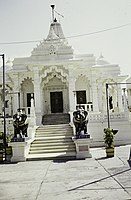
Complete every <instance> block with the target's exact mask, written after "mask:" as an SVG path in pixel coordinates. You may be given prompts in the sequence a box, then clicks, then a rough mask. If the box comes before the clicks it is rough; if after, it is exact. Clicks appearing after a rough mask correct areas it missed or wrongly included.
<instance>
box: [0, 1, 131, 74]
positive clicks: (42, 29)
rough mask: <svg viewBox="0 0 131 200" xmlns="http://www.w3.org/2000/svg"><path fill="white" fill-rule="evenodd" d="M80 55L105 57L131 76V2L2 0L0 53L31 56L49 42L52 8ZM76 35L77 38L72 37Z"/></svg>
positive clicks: (71, 43) (9, 55)
mask: <svg viewBox="0 0 131 200" xmlns="http://www.w3.org/2000/svg"><path fill="white" fill-rule="evenodd" d="M51 4H54V5H55V10H56V11H57V12H58V13H60V14H61V15H63V16H64V17H61V16H60V15H58V14H55V15H56V18H57V19H58V21H59V22H60V23H61V25H62V29H63V32H64V35H65V37H67V39H68V42H69V44H70V45H71V46H72V47H73V49H74V52H75V53H76V54H94V56H95V57H96V58H98V57H99V56H100V54H101V53H102V55H103V56H104V59H105V60H106V61H108V62H109V63H111V64H118V65H119V66H120V69H121V73H122V74H126V75H131V0H22V1H21V0H0V54H2V53H4V54H5V56H6V59H8V58H10V59H11V60H13V59H14V58H16V57H27V56H30V55H31V51H32V50H33V48H34V47H36V45H37V44H39V42H32V43H23V44H22V43H19V44H2V43H10V42H24V41H40V40H43V39H46V37H47V35H48V32H49V26H50V23H51V19H52V16H51V7H50V5H51ZM72 36H76V37H72Z"/></svg>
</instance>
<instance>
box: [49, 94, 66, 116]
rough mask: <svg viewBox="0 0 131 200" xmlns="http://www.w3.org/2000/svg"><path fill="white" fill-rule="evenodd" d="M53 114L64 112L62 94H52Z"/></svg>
mask: <svg viewBox="0 0 131 200" xmlns="http://www.w3.org/2000/svg"><path fill="white" fill-rule="evenodd" d="M50 102H51V113H62V112H63V94H62V92H50Z"/></svg>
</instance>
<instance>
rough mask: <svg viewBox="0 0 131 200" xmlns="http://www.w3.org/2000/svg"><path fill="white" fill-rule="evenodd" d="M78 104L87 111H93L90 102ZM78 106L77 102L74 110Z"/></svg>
mask: <svg viewBox="0 0 131 200" xmlns="http://www.w3.org/2000/svg"><path fill="white" fill-rule="evenodd" d="M80 105H81V106H82V107H83V109H84V110H85V111H87V112H92V111H93V104H92V103H91V102H90V103H87V104H80ZM78 107H79V104H77V105H76V110H77V108H78Z"/></svg>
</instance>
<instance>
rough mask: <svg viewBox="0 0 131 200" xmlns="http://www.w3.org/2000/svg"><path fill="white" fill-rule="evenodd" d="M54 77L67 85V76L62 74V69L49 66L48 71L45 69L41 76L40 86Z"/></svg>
mask: <svg viewBox="0 0 131 200" xmlns="http://www.w3.org/2000/svg"><path fill="white" fill-rule="evenodd" d="M54 77H57V78H58V79H59V80H61V82H62V83H64V84H66V85H67V81H68V76H67V74H66V73H64V72H63V71H62V69H58V68H57V66H51V67H50V68H49V69H46V70H45V71H44V73H43V74H42V75H41V83H42V85H43V86H44V85H46V84H47V83H48V82H49V81H50V80H51V79H53V78H54Z"/></svg>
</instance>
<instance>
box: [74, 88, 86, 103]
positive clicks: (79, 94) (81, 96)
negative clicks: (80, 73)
mask: <svg viewBox="0 0 131 200" xmlns="http://www.w3.org/2000/svg"><path fill="white" fill-rule="evenodd" d="M76 98H77V104H86V91H85V90H82V91H76Z"/></svg>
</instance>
